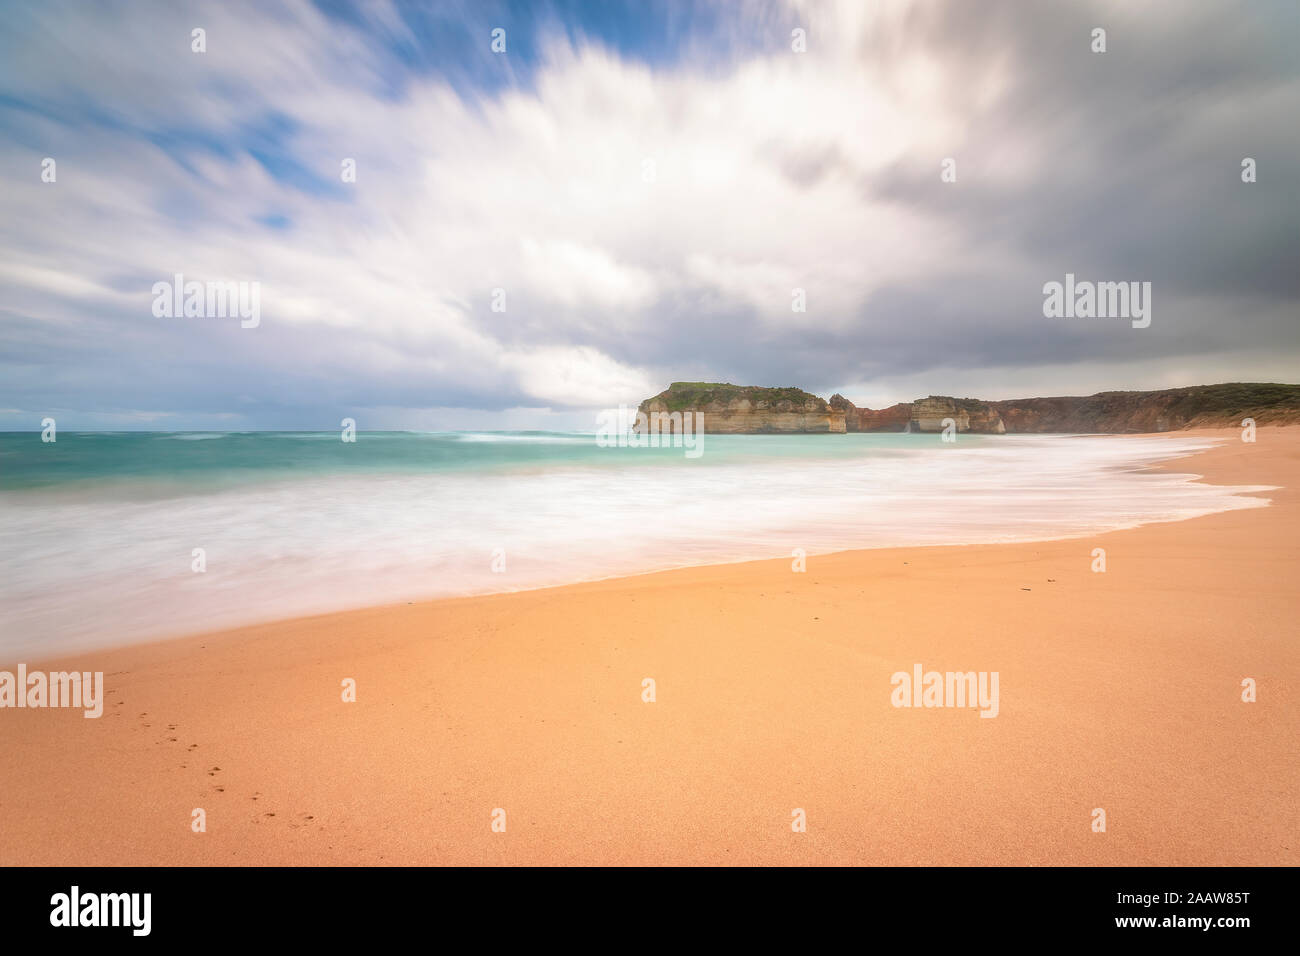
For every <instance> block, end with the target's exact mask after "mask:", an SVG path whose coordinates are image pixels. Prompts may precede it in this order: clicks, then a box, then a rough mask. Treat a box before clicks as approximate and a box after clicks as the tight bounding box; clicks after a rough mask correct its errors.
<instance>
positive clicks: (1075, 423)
mask: <svg viewBox="0 0 1300 956" xmlns="http://www.w3.org/2000/svg"><path fill="white" fill-rule="evenodd" d="M989 404H990V405H991V406H992V407H993V408H994V409H996V410H997V412H998V414H999V415H1000V416H1001V417H1002V420H1003V421H1004V422H1005V423H1006V428H1007V431H1009V432H1074V433H1079V434H1097V433H1106V434H1116V433H1117V434H1125V433H1128V434H1137V433H1146V432H1166V431H1177V430H1179V429H1183V428H1197V427H1230V426H1240V425H1241V422H1242V420H1243V419H1245V418H1253V419H1254V420H1255V423H1256V424H1257V425H1281V424H1293V423H1297V422H1300V385H1275V384H1271V383H1242V382H1233V383H1228V384H1224V385H1197V386H1193V387H1190V388H1169V389H1162V390H1160V391H1154V392H1099V393H1097V394H1096V395H1089V396H1086V397H1058V398H1020V399H1013V400H1011V401H1004V402H990V403H989Z"/></svg>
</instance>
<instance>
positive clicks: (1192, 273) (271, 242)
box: [0, 0, 1300, 428]
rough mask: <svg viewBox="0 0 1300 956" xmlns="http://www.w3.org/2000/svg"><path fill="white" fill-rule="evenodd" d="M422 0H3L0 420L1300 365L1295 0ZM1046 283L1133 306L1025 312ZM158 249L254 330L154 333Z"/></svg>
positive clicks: (891, 390) (1027, 389) (318, 410)
mask: <svg viewBox="0 0 1300 956" xmlns="http://www.w3.org/2000/svg"><path fill="white" fill-rule="evenodd" d="M437 6H438V7H439V12H437V13H429V12H427V11H422V12H421V13H420V14H418V15H417V14H414V13H412V12H410V11H409V10H408V9H407V8H406V7H404V6H402V5H393V4H390V3H370V4H364V5H361V6H359V7H356V8H347V9H346V10H343V9H338V8H336V7H335V5H333V4H321V5H319V6H318V5H312V4H310V3H307V2H304V0H286V2H283V3H278V4H265V3H259V4H251V3H249V4H241V3H235V4H230V3H220V4H218V3H211V4H207V3H204V4H192V5H182V6H179V7H178V6H176V5H172V4H157V5H153V4H134V3H133V4H120V5H119V4H93V5H88V4H80V3H72V4H66V5H64V4H59V3H42V4H39V5H36V4H33V5H30V6H27V7H24V8H19V9H17V10H13V11H7V12H6V17H7V20H8V22H7V24H6V28H7V29H6V31H5V33H4V34H3V36H2V38H0V128H2V129H3V132H4V135H3V145H2V146H0V166H2V168H3V175H4V180H5V188H4V190H3V192H2V193H0V212H2V213H3V219H2V223H3V224H2V225H0V253H2V254H0V376H2V378H0V427H16V428H31V427H36V426H37V425H38V423H39V420H40V418H41V417H42V416H44V415H46V414H57V415H59V416H60V425H61V427H65V428H75V427H78V426H79V425H80V426H113V425H125V426H151V427H173V426H174V427H200V426H204V425H210V426H213V427H223V428H224V427H321V428H329V427H333V426H335V425H336V424H337V422H338V420H339V419H340V418H342V417H344V416H349V415H350V416H353V417H357V418H358V419H359V420H362V421H364V424H365V426H367V427H461V426H466V427H483V426H485V425H486V426H491V425H493V424H496V425H498V426H499V427H511V426H516V427H529V426H532V427H562V426H570V427H572V426H577V427H583V426H587V427H590V426H591V424H592V423H593V422H594V418H593V417H592V415H591V413H590V410H591V409H592V408H594V407H598V406H606V405H614V404H618V403H619V402H635V401H638V400H639V399H640V398H642V397H644V396H645V395H646V394H648V393H651V392H654V391H657V390H658V389H660V388H662V387H663V386H664V385H666V384H667V383H668V381H670V380H672V379H719V380H728V381H733V382H743V383H753V384H766V385H787V384H797V385H802V386H804V387H807V388H810V389H813V390H815V391H820V392H821V393H823V394H829V392H830V391H831V390H834V389H838V390H840V391H843V392H845V394H848V395H849V396H850V397H852V398H855V399H858V400H861V401H862V402H864V403H871V404H881V403H886V402H892V401H897V400H907V399H911V398H913V397H915V396H916V395H917V394H922V393H928V392H931V391H952V392H958V393H962V394H974V395H980V396H982V397H987V398H998V397H1013V396H1017V395H1024V394H1035V393H1037V394H1041V393H1044V392H1053V393H1061V392H1076V393H1077V392H1081V391H1092V390H1096V389H1100V388H1113V387H1129V388H1145V387H1152V388H1154V387H1164V386H1167V385H1172V384H1194V383H1201V382H1210V381H1224V380H1234V379H1237V380H1240V379H1252V380H1260V379H1267V380H1287V381H1295V380H1296V375H1295V371H1294V370H1295V368H1296V367H1297V358H1300V327H1298V323H1300V309H1298V308H1297V305H1298V303H1300V270H1298V269H1296V268H1295V249H1296V248H1297V245H1298V243H1297V239H1298V238H1300V237H1297V228H1296V225H1295V224H1296V222H1297V221H1300V189H1297V182H1298V179H1297V177H1300V135H1298V134H1297V133H1296V127H1295V117H1296V116H1297V115H1300V66H1298V64H1300V21H1298V17H1297V13H1296V8H1295V7H1294V5H1293V4H1281V3H1279V4H1276V5H1273V4H1266V3H1261V4H1251V5H1242V6H1232V7H1229V6H1226V5H1223V4H1219V3H1213V2H1209V0H1206V2H1204V3H1187V2H1173V0H1170V2H1168V3H1147V4H1140V5H1135V4H1131V3H1077V4H1041V3H1031V2H989V3H979V4H972V3H966V2H961V0H951V2H932V0H916V2H889V3H871V4H865V3H856V2H846V3H844V4H838V5H833V4H822V3H790V4H782V3H778V2H771V3H767V2H763V3H759V2H754V3H748V4H722V3H707V2H700V3H693V2H692V3H687V2H671V0H670V2H667V3H664V4H649V5H642V4H628V5H626V6H623V5H620V4H609V5H600V12H599V15H598V16H597V15H595V14H593V12H592V10H591V9H589V8H588V7H587V6H585V5H581V4H561V5H557V6H553V7H542V8H540V9H539V8H536V7H535V5H534V6H529V5H525V7H526V8H527V9H526V10H523V11H521V10H520V9H518V8H516V7H514V6H511V5H504V4H503V5H500V6H497V5H493V4H465V5H463V6H456V5H437ZM584 17H585V19H584ZM497 27H500V28H503V29H505V30H506V38H507V50H506V52H505V53H503V54H495V53H493V52H492V50H491V49H490V43H491V31H492V30H493V29H494V28H497ZM1095 27H1102V28H1105V29H1106V31H1107V52H1105V53H1094V52H1092V49H1091V46H1092V36H1091V34H1092V30H1093V29H1094V28H1095ZM195 28H202V29H203V30H204V31H205V34H206V36H205V38H206V52H204V53H195V52H192V50H191V31H192V30H194V29H195ZM796 28H797V29H801V30H803V31H805V33H806V44H807V51H806V52H803V53H800V52H795V50H793V49H792V38H791V31H792V30H795V29H796ZM46 157H50V158H52V159H54V160H55V162H56V163H57V167H56V169H57V179H56V181H55V182H53V183H49V182H43V181H42V179H41V172H42V160H43V159H44V158H46ZM1245 157H1251V158H1253V159H1254V160H1255V161H1256V162H1257V164H1258V179H1259V181H1258V182H1256V183H1253V184H1245V183H1243V182H1242V181H1241V175H1240V174H1241V162H1242V160H1243V158H1245ZM948 158H951V159H953V160H954V161H955V168H956V174H957V176H956V182H950V183H949V182H943V181H941V178H940V171H941V164H942V163H943V161H944V160H945V159H948ZM346 160H353V161H355V170H356V177H355V182H345V181H344V178H343V176H342V171H343V168H344V163H345V161H346ZM1067 272H1072V273H1075V274H1076V275H1078V276H1080V277H1081V278H1089V279H1096V280H1141V281H1150V282H1151V283H1152V287H1153V298H1154V313H1153V321H1152V324H1151V327H1150V328H1147V329H1140V330H1139V329H1133V328H1131V327H1130V326H1129V324H1128V323H1127V322H1122V321H1120V322H1116V321H1113V320H1088V319H1047V318H1044V316H1043V314H1042V302H1043V295H1042V286H1043V284H1044V283H1045V282H1049V281H1053V280H1056V281H1059V280H1061V279H1062V278H1063V277H1064V276H1065V274H1066V273H1067ZM176 273H182V274H183V275H184V276H185V277H186V279H192V280H198V281H248V282H258V283H259V284H260V293H261V322H260V325H259V326H258V327H257V328H256V329H241V328H240V326H239V322H238V320H237V319H220V318H172V319H166V318H157V317H155V316H154V315H153V314H152V311H151V302H152V294H151V288H152V286H153V284H154V283H155V282H158V281H170V280H171V277H172V276H173V275H174V274H176ZM796 289H799V290H803V295H804V297H805V298H806V303H807V307H806V311H803V312H796V311H792V308H791V306H792V301H794V298H795V296H796V293H795V290H796ZM502 309H503V310H502Z"/></svg>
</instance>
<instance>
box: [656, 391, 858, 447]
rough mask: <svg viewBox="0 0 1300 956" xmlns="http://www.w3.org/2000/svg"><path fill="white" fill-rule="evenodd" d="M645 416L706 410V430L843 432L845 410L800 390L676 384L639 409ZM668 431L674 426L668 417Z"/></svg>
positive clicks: (721, 432) (734, 432) (722, 432)
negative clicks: (833, 406)
mask: <svg viewBox="0 0 1300 956" xmlns="http://www.w3.org/2000/svg"><path fill="white" fill-rule="evenodd" d="M637 410H638V411H639V412H643V413H645V414H646V415H654V414H656V413H657V414H659V415H662V416H671V415H674V414H676V413H682V412H697V413H702V419H701V420H702V422H703V427H704V432H705V434H719V435H765V434H801V433H841V434H842V433H843V432H844V430H845V416H844V411H843V410H842V409H836V408H832V407H831V405H830V404H829V403H828V402H827V401H826V400H825V399H824V398H818V397H817V396H816V395H812V394H810V393H808V392H805V391H804V390H803V389H799V388H761V387H757V386H741V385H731V384H719V383H715V382H673V383H672V384H671V385H669V386H668V388H666V389H665V390H664V391H662V392H660V393H659V394H658V395H656V396H654V397H653V398H647V399H646V400H645V401H644V402H642V403H641V405H640V406H639V408H638V409H637ZM664 421H665V422H666V424H665V425H664V426H663V430H664V431H668V430H670V429H672V428H673V427H674V426H673V425H672V419H670V418H665V419H664Z"/></svg>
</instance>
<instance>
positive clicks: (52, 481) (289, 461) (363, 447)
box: [0, 431, 986, 493]
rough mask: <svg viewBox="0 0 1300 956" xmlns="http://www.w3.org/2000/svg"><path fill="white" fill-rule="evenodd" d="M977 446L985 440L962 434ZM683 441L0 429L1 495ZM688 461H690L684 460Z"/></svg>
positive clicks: (735, 459)
mask: <svg viewBox="0 0 1300 956" xmlns="http://www.w3.org/2000/svg"><path fill="white" fill-rule="evenodd" d="M934 440H935V439H934V436H920V435H847V436H846V435H839V436H831V435H772V436H767V435H762V436H758V435H753V436H751V435H706V436H704V438H703V443H704V448H706V449H707V455H708V456H709V459H710V461H711V462H712V463H714V464H722V463H739V462H743V461H763V460H778V459H782V458H785V459H818V460H851V459H853V458H855V457H858V456H860V455H861V454H862V452H863V451H864V449H874V450H877V451H880V452H882V453H885V452H888V450H890V449H899V450H905V449H907V448H908V447H919V445H920V444H921V443H922V442H924V443H926V444H932V443H933V442H934ZM964 440H965V441H967V442H979V441H982V440H986V439H984V438H983V437H982V436H973V437H968V438H966V439H964ZM684 458H685V455H684V451H683V449H682V448H674V447H658V448H618V447H606V448H602V447H599V446H598V445H597V444H596V440H595V436H594V435H593V434H578V433H572V432H539V431H518V432H360V433H359V434H358V436H357V440H356V441H355V442H344V441H342V440H341V438H340V433H339V432H336V431H331V432H174V433H173V432H59V433H58V436H57V440H56V441H54V442H48V443H46V442H42V441H41V440H40V436H39V433H36V432H0V491H20V490H31V489H55V488H63V487H68V486H73V487H75V486H89V485H98V486H100V487H106V486H113V487H115V488H117V489H118V490H122V489H126V488H129V486H130V484H131V483H132V482H141V483H143V484H145V485H147V486H149V487H152V488H158V489H161V488H166V487H169V486H170V488H171V490H172V491H173V492H174V493H182V492H186V491H190V490H211V489H214V488H219V487H222V486H227V485H234V484H240V483H245V484H247V483H256V482H261V481H274V480H291V479H294V478H303V477H306V476H310V475H330V474H333V475H348V474H353V475H362V474H407V475H416V474H430V473H438V472H465V471H474V470H484V471H487V470H492V471H502V470H510V469H516V470H526V469H529V468H553V467H557V466H565V465H578V466H585V467H593V468H618V467H621V466H624V465H627V464H636V465H638V466H654V465H668V466H675V465H682V464H683V459H684ZM685 464H689V462H686V463H685Z"/></svg>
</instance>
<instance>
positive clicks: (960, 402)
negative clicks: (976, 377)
mask: <svg viewBox="0 0 1300 956" xmlns="http://www.w3.org/2000/svg"><path fill="white" fill-rule="evenodd" d="M948 418H951V419H952V420H953V422H954V423H955V424H956V426H957V431H959V432H976V433H980V434H985V435H1001V434H1002V433H1003V432H1005V431H1006V430H1007V429H1006V427H1005V426H1004V425H1003V423H1002V418H1001V416H999V414H998V413H997V411H996V410H995V409H994V408H993V407H992V406H991V405H990V404H989V403H988V402H981V401H979V400H977V399H974V398H949V397H947V396H945V395H931V396H930V397H929V398H922V399H920V400H918V401H915V402H913V403H912V431H914V432H938V431H943V423H944V420H945V419H948Z"/></svg>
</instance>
